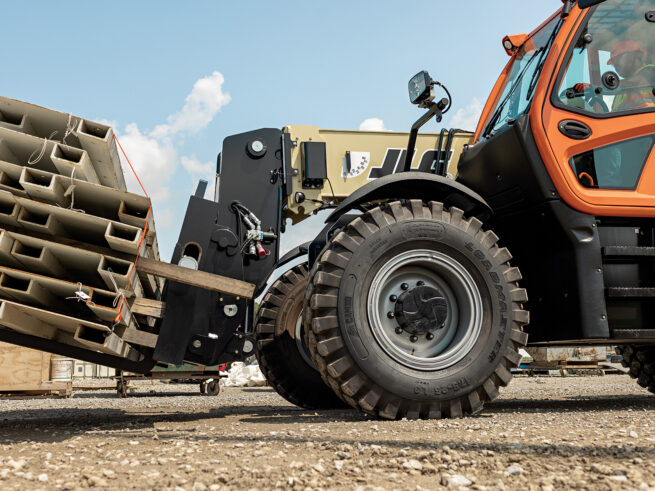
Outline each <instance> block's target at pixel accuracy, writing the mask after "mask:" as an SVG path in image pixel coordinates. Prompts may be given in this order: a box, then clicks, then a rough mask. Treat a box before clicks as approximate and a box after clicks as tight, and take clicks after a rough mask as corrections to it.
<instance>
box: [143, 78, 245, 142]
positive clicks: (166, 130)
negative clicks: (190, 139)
mask: <svg viewBox="0 0 655 491" xmlns="http://www.w3.org/2000/svg"><path fill="white" fill-rule="evenodd" d="M224 81H225V79H224V78H223V75H222V74H221V73H220V72H216V71H215V72H213V73H212V74H211V75H209V76H208V77H203V78H201V79H199V80H197V81H196V83H195V84H193V89H192V90H191V92H190V93H189V95H188V96H187V97H186V100H185V103H184V106H183V107H182V109H181V110H180V111H178V112H177V113H175V114H171V115H170V116H169V117H168V118H167V121H168V123H167V124H160V125H158V126H156V127H155V129H154V130H153V131H152V133H151V134H152V136H154V137H155V138H163V137H167V136H171V135H174V134H177V133H197V132H199V131H200V130H202V129H204V128H205V127H206V126H207V125H208V124H209V123H211V121H212V120H213V119H214V116H216V113H217V112H218V111H220V110H221V108H222V107H223V106H224V105H225V104H227V103H229V102H230V100H232V98H231V97H230V94H227V93H224V92H223V82H224Z"/></svg>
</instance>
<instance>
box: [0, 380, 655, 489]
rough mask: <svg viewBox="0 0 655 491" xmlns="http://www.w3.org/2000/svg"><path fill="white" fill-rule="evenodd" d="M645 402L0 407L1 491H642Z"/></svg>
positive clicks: (543, 386) (172, 401) (229, 399)
mask: <svg viewBox="0 0 655 491" xmlns="http://www.w3.org/2000/svg"><path fill="white" fill-rule="evenodd" d="M654 402H655V396H652V395H649V393H647V392H646V391H644V390H642V389H641V388H639V387H638V386H637V385H636V383H635V382H634V381H633V380H630V379H629V378H628V377H627V376H622V375H608V376H605V377H568V378H560V377H535V378H527V377H517V378H515V379H514V380H513V382H512V383H511V384H510V387H508V388H507V389H506V390H504V391H503V392H502V393H501V397H500V398H499V399H498V400H497V401H495V402H494V403H493V404H489V405H488V406H487V408H486V409H485V411H484V412H483V413H482V414H480V415H478V416H475V417H470V418H466V419H461V420H442V421H378V420H373V419H369V418H366V417H364V416H362V415H360V414H358V413H356V412H354V411H346V410H338V411H337V410H335V411H321V412H314V411H306V410H302V409H299V408H296V407H294V406H291V405H289V404H288V403H287V402H286V401H284V400H283V399H282V398H280V397H279V396H278V395H277V394H275V392H273V391H272V390H271V389H269V388H266V387H265V388H224V389H223V390H222V392H221V394H220V395H219V396H217V397H211V396H203V395H200V394H199V393H198V388H197V386H196V385H167V384H163V383H156V384H151V383H144V384H140V385H139V386H138V388H137V390H136V391H135V392H134V393H133V394H131V395H130V397H128V398H127V399H119V398H117V397H116V395H115V393H114V392H113V391H104V392H103V391H91V392H81V393H76V394H75V396H74V397H73V398H71V399H32V400H6V399H0V489H3V490H8V489H53V488H55V489H77V488H87V487H109V488H114V489H127V488H138V489H174V490H177V491H179V490H182V489H183V490H187V491H202V490H216V489H269V488H274V487H281V488H294V489H303V490H306V489H321V488H323V489H328V488H329V489H334V488H342V489H362V490H365V489H371V490H373V489H435V488H440V487H442V486H445V487H455V488H456V487H460V486H463V487H469V488H471V489H484V488H487V487H489V488H500V489H542V490H548V489H562V488H573V487H575V488H580V489H629V488H632V489H648V488H649V487H651V488H655V458H654V457H655V418H654V416H655V405H654Z"/></svg>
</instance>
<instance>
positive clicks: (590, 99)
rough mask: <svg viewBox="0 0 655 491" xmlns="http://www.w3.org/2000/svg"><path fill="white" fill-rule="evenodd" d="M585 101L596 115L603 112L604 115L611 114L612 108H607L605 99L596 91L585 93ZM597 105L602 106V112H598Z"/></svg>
mask: <svg viewBox="0 0 655 491" xmlns="http://www.w3.org/2000/svg"><path fill="white" fill-rule="evenodd" d="M584 99H585V102H586V103H587V104H589V105H590V106H591V107H592V108H593V110H594V112H595V113H599V112H603V113H608V112H610V108H609V107H607V104H606V103H605V101H604V100H603V98H602V97H601V96H600V94H597V93H596V91H595V90H592V91H588V92H587V91H585V94H584ZM596 105H598V106H600V108H601V109H602V111H597V110H596Z"/></svg>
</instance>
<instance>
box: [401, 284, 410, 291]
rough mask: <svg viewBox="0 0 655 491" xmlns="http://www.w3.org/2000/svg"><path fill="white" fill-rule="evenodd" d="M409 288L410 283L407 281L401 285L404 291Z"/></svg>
mask: <svg viewBox="0 0 655 491" xmlns="http://www.w3.org/2000/svg"><path fill="white" fill-rule="evenodd" d="M408 288H409V285H408V284H407V283H403V284H402V285H400V289H401V290H403V291H405V290H407V289H408Z"/></svg>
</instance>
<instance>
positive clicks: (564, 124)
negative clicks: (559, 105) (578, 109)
mask: <svg viewBox="0 0 655 491" xmlns="http://www.w3.org/2000/svg"><path fill="white" fill-rule="evenodd" d="M557 127H558V128H559V131H560V133H562V134H563V135H564V136H567V137H569V138H573V139H574V140H586V139H587V138H589V137H590V136H591V128H589V126H587V125H586V124H584V123H581V122H580V121H576V120H575V119H565V120H564V121H560V123H559V125H557Z"/></svg>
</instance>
